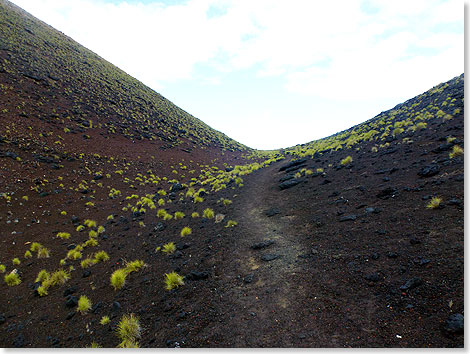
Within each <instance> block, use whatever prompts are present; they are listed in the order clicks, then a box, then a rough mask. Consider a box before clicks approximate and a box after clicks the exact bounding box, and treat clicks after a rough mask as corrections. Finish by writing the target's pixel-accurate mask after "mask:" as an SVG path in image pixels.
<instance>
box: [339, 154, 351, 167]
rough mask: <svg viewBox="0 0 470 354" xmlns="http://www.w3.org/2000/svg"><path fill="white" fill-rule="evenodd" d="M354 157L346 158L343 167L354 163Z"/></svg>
mask: <svg viewBox="0 0 470 354" xmlns="http://www.w3.org/2000/svg"><path fill="white" fill-rule="evenodd" d="M352 160H353V159H352V157H351V156H347V157H345V158H344V159H342V160H341V165H342V166H346V165H349V164H350V163H351V162H352Z"/></svg>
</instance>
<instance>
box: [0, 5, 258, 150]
mask: <svg viewBox="0 0 470 354" xmlns="http://www.w3.org/2000/svg"><path fill="white" fill-rule="evenodd" d="M123 50H124V48H123ZM0 83H1V86H0V91H1V95H2V107H1V109H0V119H2V121H9V122H12V123H14V124H13V125H11V126H10V125H9V126H8V128H9V129H6V126H7V125H8V124H2V127H0V134H1V135H3V136H6V137H7V138H11V137H14V138H19V137H20V136H24V137H25V138H27V139H30V140H31V139H33V140H39V141H41V142H42V143H47V144H55V148H60V146H61V145H67V140H68V138H67V135H69V134H70V135H73V134H79V135H80V139H82V138H83V139H84V140H88V139H90V138H94V135H97V139H113V138H115V137H116V136H119V138H121V137H125V138H126V139H128V140H130V141H153V142H155V143H156V144H158V145H159V147H162V148H163V149H172V148H175V147H179V148H181V149H187V150H188V151H191V150H192V149H196V148H198V149H200V148H202V149H206V148H212V149H221V150H230V151H247V150H249V149H248V148H247V147H245V146H244V145H241V144H239V143H238V142H236V141H234V140H232V139H230V138H228V137H227V136H225V135H224V134H222V133H220V132H218V131H215V130H214V129H212V128H210V127H209V126H208V125H206V124H204V123H203V122H202V121H200V120H199V119H197V118H195V117H193V116H192V115H190V114H188V113H187V112H185V111H184V110H182V109H180V108H178V107H177V106H175V105H174V104H172V103H171V102H170V101H168V100H167V99H165V98H164V97H163V96H161V95H160V94H158V93H156V92H155V91H153V90H152V89H150V88H148V87H147V86H145V85H144V84H142V83H141V82H139V81H138V80H136V79H134V78H133V77H131V76H129V75H128V74H126V73H125V72H123V71H122V70H120V69H118V68H117V67H115V66H114V65H112V64H111V63H109V62H107V61H106V60H104V59H102V58H100V57H99V56H98V55H96V54H95V53H93V52H92V51H90V50H88V49H86V48H84V47H83V46H81V45H80V44H78V43H77V42H75V41H73V40H72V39H70V38H69V37H67V36H65V35H64V34H62V33H61V32H59V31H57V30H55V29H53V28H52V27H50V26H48V25H47V24H45V23H43V22H41V21H39V20H37V19H36V18H34V17H33V16H31V15H29V14H28V13H26V12H25V11H23V10H21V9H20V8H18V7H17V6H15V5H13V4H11V3H9V2H7V1H5V0H0ZM4 128H5V129H4ZM24 128H26V130H24V131H23V129H24ZM38 129H39V130H41V129H42V130H44V133H45V134H44V136H42V135H38V132H37V131H35V130H38ZM28 130H29V131H28ZM78 141H81V140H78ZM56 142H57V143H56ZM92 142H93V141H92ZM92 142H90V141H87V144H88V145H90V144H91V143H92Z"/></svg>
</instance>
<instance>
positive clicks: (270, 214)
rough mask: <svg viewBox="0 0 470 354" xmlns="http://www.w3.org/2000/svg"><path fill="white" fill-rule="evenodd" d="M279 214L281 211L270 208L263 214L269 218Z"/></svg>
mask: <svg viewBox="0 0 470 354" xmlns="http://www.w3.org/2000/svg"><path fill="white" fill-rule="evenodd" d="M280 212H281V210H280V209H279V208H270V209H268V210H266V211H265V212H264V213H265V214H266V216H268V217H271V216H274V215H276V214H279V213H280Z"/></svg>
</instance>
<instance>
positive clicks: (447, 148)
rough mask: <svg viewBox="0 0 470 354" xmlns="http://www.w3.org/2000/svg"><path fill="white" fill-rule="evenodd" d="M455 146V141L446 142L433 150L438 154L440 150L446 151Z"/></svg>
mask: <svg viewBox="0 0 470 354" xmlns="http://www.w3.org/2000/svg"><path fill="white" fill-rule="evenodd" d="M453 146H454V144H453V143H445V144H441V145H439V146H438V147H437V148H435V149H432V150H431V151H432V152H434V153H436V154H438V153H440V152H444V151H448V150H450V149H451V148H452V147H453Z"/></svg>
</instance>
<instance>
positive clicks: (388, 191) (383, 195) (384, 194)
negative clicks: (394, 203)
mask: <svg viewBox="0 0 470 354" xmlns="http://www.w3.org/2000/svg"><path fill="white" fill-rule="evenodd" d="M397 194H398V190H397V189H396V188H393V187H387V188H385V189H382V190H381V191H379V193H377V198H380V199H387V198H389V197H394V196H396V195H397Z"/></svg>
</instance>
